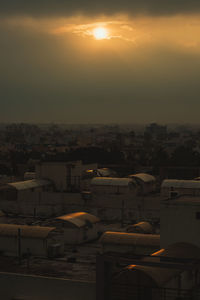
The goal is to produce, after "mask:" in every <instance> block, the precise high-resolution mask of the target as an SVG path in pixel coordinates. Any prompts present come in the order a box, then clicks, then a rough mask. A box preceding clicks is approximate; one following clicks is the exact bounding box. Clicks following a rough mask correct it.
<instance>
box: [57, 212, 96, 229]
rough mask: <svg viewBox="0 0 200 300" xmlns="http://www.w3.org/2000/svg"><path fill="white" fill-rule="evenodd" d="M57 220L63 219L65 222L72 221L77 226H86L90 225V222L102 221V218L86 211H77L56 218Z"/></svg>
mask: <svg viewBox="0 0 200 300" xmlns="http://www.w3.org/2000/svg"><path fill="white" fill-rule="evenodd" d="M56 219H57V220H62V221H65V222H70V223H72V224H74V225H75V226H77V227H84V226H86V225H88V222H89V223H91V224H95V223H98V222H100V219H99V218H97V217H96V216H94V215H91V214H88V213H86V212H76V213H72V214H68V215H64V216H60V217H57V218H56Z"/></svg>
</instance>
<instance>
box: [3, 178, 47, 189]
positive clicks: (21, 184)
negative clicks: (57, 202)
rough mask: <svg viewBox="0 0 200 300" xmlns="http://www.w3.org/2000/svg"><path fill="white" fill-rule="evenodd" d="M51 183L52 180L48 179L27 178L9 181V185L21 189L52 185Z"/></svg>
mask: <svg viewBox="0 0 200 300" xmlns="http://www.w3.org/2000/svg"><path fill="white" fill-rule="evenodd" d="M50 184H51V182H50V181H48V180H45V179H32V180H26V181H18V182H12V183H8V184H7V185H9V186H11V187H13V188H15V189H16V190H18V191H20V190H26V189H33V188H37V187H42V186H46V185H50Z"/></svg>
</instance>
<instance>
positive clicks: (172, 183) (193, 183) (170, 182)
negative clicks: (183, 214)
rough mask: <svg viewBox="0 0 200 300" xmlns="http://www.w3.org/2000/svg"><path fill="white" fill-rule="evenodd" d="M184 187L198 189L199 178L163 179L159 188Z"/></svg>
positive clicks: (199, 185) (199, 187)
mask: <svg viewBox="0 0 200 300" xmlns="http://www.w3.org/2000/svg"><path fill="white" fill-rule="evenodd" d="M171 187H174V188H184V189H200V181H199V180H177V179H165V180H163V182H162V185H161V188H171Z"/></svg>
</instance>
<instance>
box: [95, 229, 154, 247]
mask: <svg viewBox="0 0 200 300" xmlns="http://www.w3.org/2000/svg"><path fill="white" fill-rule="evenodd" d="M100 242H101V243H102V244H116V245H135V246H147V247H148V246H155V247H159V246H160V236H159V235H155V234H140V233H126V232H112V231H107V232H105V233H104V234H103V235H102V237H101V239H100Z"/></svg>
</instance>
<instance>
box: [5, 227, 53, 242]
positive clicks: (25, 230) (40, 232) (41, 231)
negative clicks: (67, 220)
mask: <svg viewBox="0 0 200 300" xmlns="http://www.w3.org/2000/svg"><path fill="white" fill-rule="evenodd" d="M18 229H21V237H26V238H38V239H45V238H47V236H48V235H49V233H50V232H51V231H53V230H55V229H56V228H55V227H42V226H28V225H14V224H0V236H15V237H16V236H18Z"/></svg>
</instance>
